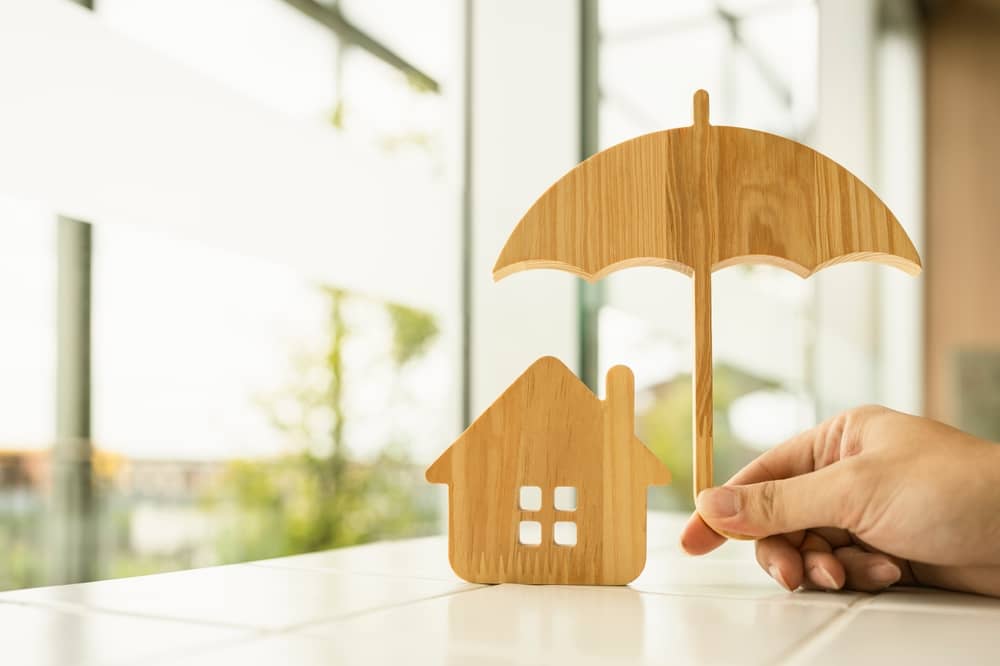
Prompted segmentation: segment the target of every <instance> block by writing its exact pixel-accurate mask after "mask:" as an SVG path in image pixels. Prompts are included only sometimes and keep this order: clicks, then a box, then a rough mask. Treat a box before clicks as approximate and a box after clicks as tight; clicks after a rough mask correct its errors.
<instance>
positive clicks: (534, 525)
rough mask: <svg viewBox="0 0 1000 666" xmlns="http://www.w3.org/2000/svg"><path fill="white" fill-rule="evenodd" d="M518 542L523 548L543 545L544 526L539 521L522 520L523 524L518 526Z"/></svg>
mask: <svg viewBox="0 0 1000 666" xmlns="http://www.w3.org/2000/svg"><path fill="white" fill-rule="evenodd" d="M574 538H575V530H574ZM517 540H518V541H519V542H520V543H521V545H523V546H540V545H541V544H542V524H541V523H540V522H538V521H537V520H522V521H521V524H520V525H518V530H517Z"/></svg>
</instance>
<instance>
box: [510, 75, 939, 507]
mask: <svg viewBox="0 0 1000 666" xmlns="http://www.w3.org/2000/svg"><path fill="white" fill-rule="evenodd" d="M846 261H874V262H880V263H884V264H888V265H890V266H895V267H896V268H899V269H901V270H903V271H906V272H907V273H909V274H911V275H916V274H918V273H919V272H920V270H921V265H920V257H919V256H918V255H917V251H916V250H915V249H914V247H913V243H912V242H911V241H910V239H909V238H908V237H907V235H906V232H905V231H903V228H902V227H901V226H900V224H899V222H898V221H897V220H896V218H895V217H894V216H893V214H892V213H891V212H890V211H889V209H888V208H887V207H886V206H885V204H883V203H882V201H881V200H880V199H879V198H878V197H877V196H876V195H875V193H874V192H872V191H871V189H869V188H868V187H867V186H866V185H865V184H864V183H862V182H861V181H860V180H859V179H858V178H856V177H855V176H854V175H852V174H851V173H850V172H848V171H847V169H845V168H844V167H842V166H840V165H839V164H837V163H836V162H834V161H833V160H831V159H830V158H828V157H826V156H824V155H821V154H820V153H818V152H816V151H814V150H812V149H811V148H809V147H807V146H804V145H802V144H800V143H797V142H795V141H791V140H789V139H785V138H782V137H779V136H776V135H773V134H768V133H766V132H758V131H755V130H749V129H743V128H738V127H726V126H717V125H711V124H709V122H708V93H706V92H705V91H704V90H699V91H698V92H696V93H695V95H694V124H693V125H692V126H690V127H681V128H677V129H671V130H665V131H661V132H653V133H652V134H646V135H643V136H640V137H637V138H634V139H630V140H628V141H625V142H623V143H620V144H618V145H616V146H612V147H611V148H608V149H607V150H604V151H601V152H599V153H597V154H596V155H594V156H593V157H591V158H590V159H588V160H586V161H585V162H582V163H581V164H579V165H577V166H576V167H575V168H573V169H572V170H571V171H569V172H568V173H567V174H566V175H564V176H563V177H562V178H561V179H559V180H558V181H557V182H556V183H555V184H553V185H552V186H551V187H550V188H549V189H548V190H547V191H546V192H545V193H544V194H542V196H541V197H540V198H539V199H538V200H537V201H536V202H535V203H534V205H532V207H531V208H530V209H529V210H528V212H527V213H525V215H524V217H523V218H522V219H521V221H520V222H519V223H518V225H517V227H516V228H515V229H514V231H513V233H512V234H511V235H510V238H508V239H507V243H506V244H505V245H504V247H503V250H502V251H501V252H500V257H499V259H497V262H496V265H495V266H494V267H493V278H494V280H500V279H502V278H504V277H506V276H508V275H510V274H512V273H516V272H518V271H522V270H527V269H532V268H555V269H560V270H564V271H569V272H571V273H574V274H576V275H579V276H580V277H583V278H584V279H586V280H588V281H591V282H593V281H597V280H599V279H601V278H603V277H604V276H606V275H608V274H609V273H611V272H613V271H616V270H619V269H622V268H629V267H632V266H662V267H663V268H671V269H674V270H677V271H680V272H682V273H684V274H686V275H690V276H692V277H693V278H694V371H693V373H692V377H693V381H692V384H693V390H694V413H693V416H694V493H695V495H696V496H697V494H698V493H699V492H700V491H701V490H703V489H705V488H708V487H710V486H711V485H712V321H711V319H712V281H711V275H712V271H716V270H719V269H721V268H725V267H727V266H732V265H734V264H746V263H762V264H771V265H774V266H780V267H782V268H786V269H788V270H790V271H792V272H793V273H796V274H797V275H799V276H801V277H808V276H809V275H812V274H813V273H815V272H816V271H818V270H820V269H821V268H824V267H826V266H829V265H831V264H836V263H841V262H846Z"/></svg>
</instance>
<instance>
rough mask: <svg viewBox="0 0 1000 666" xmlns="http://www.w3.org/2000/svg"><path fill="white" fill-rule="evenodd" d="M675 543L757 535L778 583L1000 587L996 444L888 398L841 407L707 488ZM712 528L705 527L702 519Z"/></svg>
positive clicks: (762, 560)
mask: <svg viewBox="0 0 1000 666" xmlns="http://www.w3.org/2000/svg"><path fill="white" fill-rule="evenodd" d="M696 507H697V513H695V514H694V515H693V516H692V517H691V519H690V520H689V521H688V524H687V525H686V526H685V528H684V531H683V532H682V534H681V546H682V547H683V548H684V550H685V551H687V552H688V553H689V554H692V555H703V554H705V553H707V552H709V551H711V550H714V549H715V548H717V547H718V546H720V545H721V544H722V543H723V542H724V541H725V537H723V536H720V535H719V534H718V533H717V532H716V531H714V530H713V529H712V528H714V529H715V530H719V531H722V532H728V533H730V534H740V535H746V536H748V537H753V538H754V539H757V543H756V549H757V562H758V563H759V564H760V565H761V566H762V567H763V568H764V570H765V571H767V572H768V573H769V574H770V575H771V577H772V578H774V579H775V580H777V581H778V582H779V583H780V584H781V585H782V586H783V587H785V588H786V589H789V590H794V589H795V588H797V587H800V586H805V587H809V588H817V589H828V590H836V589H842V588H844V589H852V590H861V591H876V590H880V589H883V588H886V587H888V586H890V585H893V584H896V583H901V584H909V585H929V586H934V587H943V588H949V589H953V590H962V591H967V592H977V593H980V594H990V595H994V596H1000V446H998V445H996V444H993V443H991V442H987V441H985V440H982V439H979V438H977V437H973V436H972V435H968V434H966V433H963V432H961V431H959V430H956V429H954V428H951V427H949V426H946V425H944V424H941V423H938V422H936V421H931V420H929V419H924V418H919V417H916V416H909V415H906V414H901V413H899V412H894V411H892V410H889V409H885V408H883V407H861V408H858V409H854V410H851V411H848V412H844V413H843V414H840V415H838V416H836V417H834V418H832V419H830V420H828V421H825V422H824V423H822V424H820V425H818V426H816V427H815V428H812V429H811V430H808V431H806V432H803V433H802V434H800V435H798V436H796V437H793V438H792V439H790V440H788V441H787V442H785V443H783V444H781V445H779V446H777V447H775V448H773V449H771V450H770V451H768V452H766V453H764V454H763V455H761V456H760V457H759V458H757V459H756V460H754V461H753V462H751V463H750V464H749V465H747V466H746V467H745V468H743V469H742V470H741V471H740V472H738V473H737V474H736V475H735V476H734V477H733V478H732V479H730V480H729V481H728V482H727V483H726V484H725V486H720V487H717V488H710V489H708V490H704V491H702V492H701V493H700V494H699V495H698V498H697V501H696ZM709 526H711V527H709Z"/></svg>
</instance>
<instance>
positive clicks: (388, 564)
mask: <svg viewBox="0 0 1000 666" xmlns="http://www.w3.org/2000/svg"><path fill="white" fill-rule="evenodd" d="M254 565H256V566H267V567H279V568H292V569H319V570H329V571H343V572H348V573H362V574H374V575H380V576H404V577H407V578H430V579H434V580H442V581H449V582H456V581H459V580H461V579H459V577H458V576H456V575H455V573H454V572H453V571H452V570H451V565H450V564H448V539H447V537H427V538H424V539H410V540H407V541H386V542H384V543H373V544H366V545H364V546H356V547H354V548H340V549H338V550H327V551H323V552H319V553H306V554H305V555H292V556H291V557H279V558H276V559H272V560H261V561H260V562H254Z"/></svg>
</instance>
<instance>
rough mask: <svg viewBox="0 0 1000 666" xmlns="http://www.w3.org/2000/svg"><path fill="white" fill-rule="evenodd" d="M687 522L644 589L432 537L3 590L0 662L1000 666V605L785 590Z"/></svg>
mask: <svg viewBox="0 0 1000 666" xmlns="http://www.w3.org/2000/svg"><path fill="white" fill-rule="evenodd" d="M683 520H684V517H683V516H667V517H664V516H659V517H653V516H651V519H650V540H649V550H650V555H649V558H648V566H647V569H646V571H645V572H643V574H642V576H641V577H640V578H639V580H637V581H636V582H635V584H634V585H633V586H632V587H605V588H599V587H560V586H519V585H500V586H474V585H469V584H467V583H464V582H462V581H459V580H458V579H457V578H456V577H455V575H454V574H453V573H452V572H451V570H450V567H449V566H448V561H447V542H446V540H445V539H444V538H442V537H435V538H429V539H415V540H411V541H401V542H392V543H384V544H372V545H368V546H361V547H357V548H349V549H344V550H337V551H329V552H325V553H314V554H310V555H301V556H296V557H289V558H281V559H277V560H269V561H265V562H257V563H252V564H246V565H236V566H229V567H215V568H210V569H201V570H195V571H188V572H179V573H172V574H163V575H159V576H147V577H141V578H133V579H121V580H114V581H105V582H101V583H91V584H87V585H70V586H65V587H57V588H40V589H36V590H23V591H18V592H10V593H4V594H0V664H2V666H7V664H22V663H23V664H26V665H27V666H34V665H35V664H55V663H59V664H93V663H98V664H104V663H113V664H142V665H143V666H145V665H146V664H162V665H164V666H182V665H188V664H192V665H195V666H198V665H200V664H206V665H207V664H211V665H212V666H225V665H226V664H234V665H239V666H254V665H255V664H269V665H270V664H296V665H298V664H302V665H304V666H309V665H310V664H324V665H325V664H340V663H344V664H442V663H444V664H758V663H759V664H771V663H778V664H788V663H794V664H812V663H819V664H844V663H849V664H866V663H875V664H880V665H881V664H887V663H908V664H924V663H946V664H951V663H1000V638H998V636H1000V600H997V599H988V598H985V597H976V596H971V595H963V594H955V593H949V592H942V591H936V590H926V589H898V590H890V591H889V592H886V593H883V594H881V595H875V596H871V595H862V594H843V593H822V592H795V593H788V592H785V591H783V590H782V589H781V588H780V587H779V586H778V585H777V584H776V583H775V582H774V581H772V580H771V579H770V578H769V577H767V576H766V575H765V574H763V573H762V572H760V570H759V568H758V567H757V564H756V563H755V561H754V558H753V546H752V544H749V543H729V544H727V545H725V546H724V547H723V548H721V549H719V550H718V551H717V552H715V553H713V554H712V555H710V556H707V557H704V558H692V557H688V556H686V555H684V554H682V553H681V552H680V549H679V548H678V546H677V535H678V534H679V531H680V528H681V525H682V524H683ZM654 534H655V537H654ZM159 618H174V619H175V621H169V620H163V619H159ZM181 619H183V620H184V622H180V621H176V620H181ZM198 623H201V624H200V625H199V624H198Z"/></svg>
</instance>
